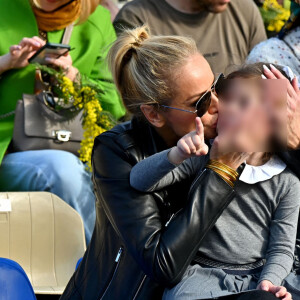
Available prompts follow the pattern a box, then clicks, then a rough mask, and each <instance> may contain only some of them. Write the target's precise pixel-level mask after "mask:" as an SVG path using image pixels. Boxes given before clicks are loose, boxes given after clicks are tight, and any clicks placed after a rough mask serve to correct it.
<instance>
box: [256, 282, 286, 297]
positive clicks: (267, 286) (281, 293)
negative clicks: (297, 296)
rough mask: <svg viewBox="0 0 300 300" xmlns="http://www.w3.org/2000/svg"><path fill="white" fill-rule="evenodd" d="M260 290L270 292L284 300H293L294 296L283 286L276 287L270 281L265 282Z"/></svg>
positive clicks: (258, 287) (260, 286) (260, 285)
mask: <svg viewBox="0 0 300 300" xmlns="http://www.w3.org/2000/svg"><path fill="white" fill-rule="evenodd" d="M257 289H258V290H262V291H266V292H270V293H272V294H273V295H275V296H276V297H277V298H280V299H282V300H292V295H291V294H290V293H289V292H288V291H287V290H286V288H285V287H283V286H276V285H274V284H273V283H272V282H270V281H268V280H263V281H261V282H260V284H259V285H258V286H257Z"/></svg>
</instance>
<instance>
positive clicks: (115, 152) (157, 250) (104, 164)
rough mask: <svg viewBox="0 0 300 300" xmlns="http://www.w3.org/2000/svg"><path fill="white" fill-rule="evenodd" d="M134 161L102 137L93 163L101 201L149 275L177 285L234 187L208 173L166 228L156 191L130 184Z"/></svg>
mask: <svg viewBox="0 0 300 300" xmlns="http://www.w3.org/2000/svg"><path fill="white" fill-rule="evenodd" d="M128 161H129V159H128V157H127V155H126V153H124V150H123V149H121V148H118V147H117V146H116V144H114V141H113V140H112V139H111V138H109V137H107V136H105V135H102V136H100V137H99V138H98V139H96V142H95V146H94V151H93V159H92V163H93V180H94V185H95V191H96V196H97V201H100V204H101V206H102V207H103V208H104V210H105V213H106V215H107V217H108V219H109V220H110V222H111V224H112V225H113V227H114V229H115V230H116V232H117V233H118V234H119V236H120V237H121V238H122V240H123V241H124V244H125V246H126V248H127V249H128V251H129V252H130V254H131V255H132V257H133V258H134V259H135V260H136V261H137V263H138V264H139V265H140V267H141V269H142V270H143V271H144V272H145V274H147V275H148V276H149V277H151V278H152V279H153V280H155V281H156V282H158V283H159V284H160V285H163V286H167V287H172V286H173V285H175V284H177V283H178V282H179V281H180V279H181V277H182V275H183V274H184V272H185V270H186V268H187V266H188V265H189V264H190V262H191V261H192V259H193V258H194V257H195V255H196V253H197V251H198V249H199V246H200V243H201V241H202V239H203V237H204V236H205V234H206V233H207V231H208V230H209V229H210V228H211V227H212V226H213V224H214V223H215V222H216V220H217V218H218V217H219V216H220V214H221V213H222V211H223V209H224V208H225V207H226V206H227V205H228V204H229V202H230V201H231V200H232V198H233V196H234V191H233V189H232V188H231V187H230V186H229V185H227V183H225V182H224V181H223V180H222V179H221V178H220V177H219V176H218V175H217V174H215V173H214V172H213V171H211V170H205V171H203V173H202V174H201V175H200V176H198V177H197V178H196V180H195V182H194V184H193V186H192V188H191V191H190V196H189V200H188V201H187V202H186V204H185V206H184V207H183V208H182V209H181V210H180V211H179V212H178V213H177V214H176V216H175V217H174V218H173V219H172V220H171V221H170V222H168V223H169V224H168V226H166V224H164V222H163V221H162V217H161V214H160V211H159V209H158V206H157V204H156V201H155V198H154V195H152V194H144V193H140V192H138V191H136V190H134V189H133V188H131V187H130V183H129V176H130V171H131V168H132V165H131V164H130V163H129V162H128Z"/></svg>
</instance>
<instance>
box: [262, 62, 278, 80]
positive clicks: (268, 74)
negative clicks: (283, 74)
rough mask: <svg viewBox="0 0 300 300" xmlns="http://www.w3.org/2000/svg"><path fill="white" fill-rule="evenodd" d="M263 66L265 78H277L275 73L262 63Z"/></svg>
mask: <svg viewBox="0 0 300 300" xmlns="http://www.w3.org/2000/svg"><path fill="white" fill-rule="evenodd" d="M263 68H264V75H265V76H266V77H267V79H276V78H277V77H276V76H275V74H274V73H273V72H272V71H271V70H270V69H269V68H268V67H267V66H266V65H263Z"/></svg>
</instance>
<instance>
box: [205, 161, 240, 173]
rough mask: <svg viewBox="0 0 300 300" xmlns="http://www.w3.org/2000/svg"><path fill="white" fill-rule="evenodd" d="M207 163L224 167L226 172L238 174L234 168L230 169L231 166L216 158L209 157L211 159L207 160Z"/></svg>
mask: <svg viewBox="0 0 300 300" xmlns="http://www.w3.org/2000/svg"><path fill="white" fill-rule="evenodd" d="M208 164H210V165H213V166H216V167H219V168H222V169H225V170H227V171H228V172H230V173H231V174H232V175H234V176H238V175H239V173H238V172H237V171H236V170H234V169H232V168H231V167H229V166H227V165H225V164H223V163H220V162H219V161H217V160H214V159H211V160H209V162H208Z"/></svg>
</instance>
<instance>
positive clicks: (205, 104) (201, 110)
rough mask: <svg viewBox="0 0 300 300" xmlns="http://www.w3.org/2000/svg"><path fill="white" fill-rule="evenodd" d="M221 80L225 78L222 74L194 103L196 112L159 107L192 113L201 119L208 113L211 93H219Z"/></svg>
mask: <svg viewBox="0 0 300 300" xmlns="http://www.w3.org/2000/svg"><path fill="white" fill-rule="evenodd" d="M223 79H225V76H224V74H223V73H221V74H220V75H219V76H218V77H217V79H216V80H215V82H214V83H213V84H212V86H211V88H210V90H208V91H207V92H205V93H204V94H203V95H202V96H201V97H200V98H199V100H198V101H197V102H196V106H195V107H196V110H195V111H191V110H186V109H181V108H177V107H172V106H167V105H160V106H161V107H164V108H170V109H176V110H179V111H184V112H188V113H192V114H197V116H198V117H200V118H201V117H203V115H205V113H206V112H207V111H208V108H209V106H210V103H211V97H212V93H214V94H218V91H219V88H220V85H221V82H222V81H223Z"/></svg>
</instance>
